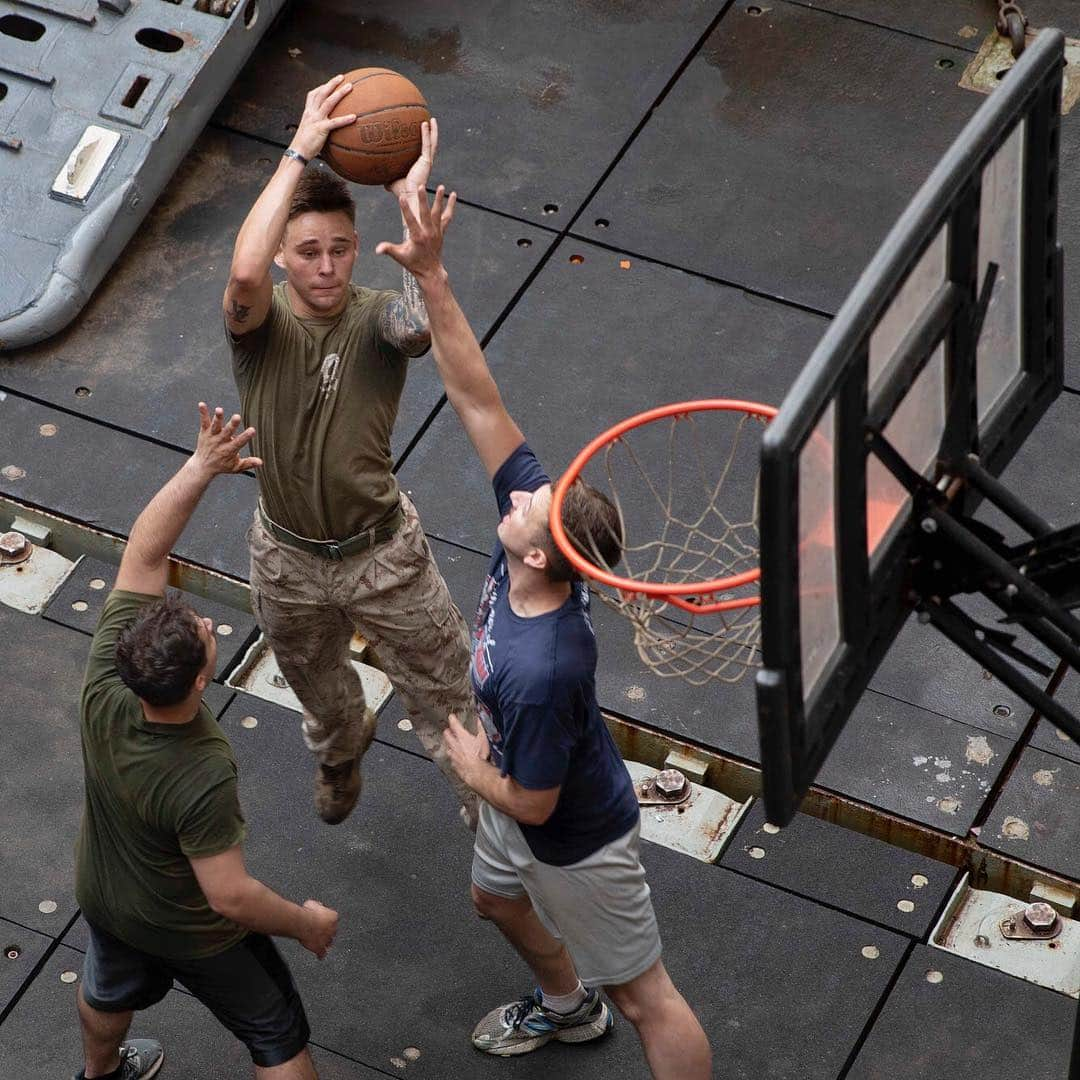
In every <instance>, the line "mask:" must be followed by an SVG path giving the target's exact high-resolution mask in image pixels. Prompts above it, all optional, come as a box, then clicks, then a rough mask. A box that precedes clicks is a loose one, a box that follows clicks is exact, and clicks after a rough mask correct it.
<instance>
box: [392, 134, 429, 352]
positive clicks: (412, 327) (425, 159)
mask: <svg viewBox="0 0 1080 1080" xmlns="http://www.w3.org/2000/svg"><path fill="white" fill-rule="evenodd" d="M438 149H439V122H438V120H436V119H435V117H432V118H431V120H430V121H425V122H424V123H423V124H421V125H420V156H419V157H418V158H417V159H416V161H414V162H413V165H412V168H411V169H409V171H408V173H407V174H406V175H405V176H403V177H401V179H400V180H395V181H394V182H393V183H391V184H387V185H386V188H387V190H388V191H389V192H390V193H391V194H393V195H394V196H395V198H397V199H398V200H399V202H400V200H401V199H402V198H404V199H405V200H406V201H407V203H408V205H409V207H410V208H411V209H412V212H413V214H414V215H415V214H416V213H417V212H418V210H419V205H420V203H419V200H420V193H421V192H423V193H424V201H425V202H426V201H427V191H426V190H425V189H426V186H427V182H428V177H429V176H430V175H431V166H432V165H433V164H434V162H435V154H436V153H437V152H438ZM408 240H409V224H408V222H407V221H405V218H404V214H403V215H402V243H403V244H406V243H408ZM379 334H380V336H381V337H382V339H383V341H386V342H388V343H389V344H391V345H393V346H394V348H395V349H397V350H398V351H399V352H402V353H404V354H405V355H406V356H420V355H422V354H423V353H426V352H427V351H428V349H429V348H430V347H431V330H430V328H429V326H428V314H427V308H426V307H425V305H424V296H423V294H422V293H421V291H420V287H419V286H418V285H417V282H416V278H414V277H413V275H412V274H411V273H410V271H409V268H408V267H407V266H403V267H402V270H401V295H400V296H396V297H395V298H394V299H393V300H391V301H390V303H389V304H387V305H386V307H385V308H383V313H382V317H381V318H380V320H379Z"/></svg>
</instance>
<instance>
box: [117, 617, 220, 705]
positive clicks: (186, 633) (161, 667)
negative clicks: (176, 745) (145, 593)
mask: <svg viewBox="0 0 1080 1080" xmlns="http://www.w3.org/2000/svg"><path fill="white" fill-rule="evenodd" d="M196 619H197V616H196V614H195V612H193V611H192V610H191V608H189V607H188V606H187V605H186V604H183V603H181V602H180V601H179V600H178V599H175V598H173V597H163V598H162V599H161V600H158V601H156V602H155V603H152V604H150V605H149V606H148V607H146V608H144V609H143V610H142V611H141V612H139V614H138V615H136V616H135V618H134V619H132V620H131V622H129V623H128V624H127V626H125V627H124V629H123V630H121V631H120V636H119V637H118V638H117V639H116V670H117V672H118V673H119V675H120V678H121V679H122V680H123V683H124V685H125V686H126V687H127V688H128V689H129V690H132V691H134V692H135V693H136V694H137V695H138V696H139V697H140V698H142V699H143V701H145V702H147V704H149V705H154V706H156V707H158V708H164V707H166V706H169V705H178V704H179V703H180V702H181V701H183V700H184V698H186V697H187V696H188V694H190V693H191V688H192V687H193V686H194V685H195V679H196V677H197V676H198V674H199V672H200V671H202V669H203V668H204V667H205V666H206V646H205V645H204V644H203V641H202V638H201V637H199V629H198V624H197V623H196Z"/></svg>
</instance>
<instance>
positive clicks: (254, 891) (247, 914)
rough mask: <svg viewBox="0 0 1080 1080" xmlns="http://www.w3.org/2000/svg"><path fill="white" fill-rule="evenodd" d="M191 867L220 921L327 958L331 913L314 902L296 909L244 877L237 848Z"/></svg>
mask: <svg viewBox="0 0 1080 1080" xmlns="http://www.w3.org/2000/svg"><path fill="white" fill-rule="evenodd" d="M190 861H191V868H192V870H194V871H195V877H196V878H197V879H198V882H199V887H200V888H201V889H202V891H203V895H204V896H205V897H206V901H207V903H208V904H209V905H210V906H211V907H212V908H213V909H214V911H216V912H217V913H218V914H219V915H221V916H223V917H224V918H226V919H231V920H232V921H233V922H234V923H237V924H239V925H240V926H243V927H246V928H247V929H248V930H254V931H256V932H257V933H260V934H271V935H274V936H276V937H288V938H293V939H295V940H296V941H299V942H300V944H301V945H303V946H304V948H305V949H308V950H310V951H311V952H313V953H314V954H315V955H316V956H317V957H319V959H322V957H324V956H325V955H326V952H327V950H328V949H329V948H330V944H331V942H332V941H333V940H334V934H335V933H336V932H337V922H338V915H337V912H336V911H333V910H332V909H331V908H328V907H324V906H323V905H322V904H320V903H319V902H318V901H317V900H306V901H304V904H303V905H302V906H301V905H300V904H294V903H292V901H290V900H286V899H285V898H284V897H282V896H279V895H278V894H277V893H276V892H274V890H273V889H271V888H269V887H268V886H266V885H264V884H263V883H262V882H261V881H259V880H258V879H257V878H253V877H252V876H251V875H250V874H249V873H248V871H247V867H246V866H245V865H244V853H243V851H242V850H241V848H240V847H239V845H238V846H236V847H232V848H229V850H228V851H223V852H222V853H221V854H220V855H210V856H207V857H206V858H201V859H191V860H190Z"/></svg>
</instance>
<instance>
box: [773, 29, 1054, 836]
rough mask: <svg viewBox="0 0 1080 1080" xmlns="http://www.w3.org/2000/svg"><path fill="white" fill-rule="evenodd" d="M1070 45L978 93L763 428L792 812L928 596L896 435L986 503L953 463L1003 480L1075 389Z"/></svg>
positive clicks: (777, 688) (780, 771)
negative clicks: (1067, 93)
mask: <svg viewBox="0 0 1080 1080" xmlns="http://www.w3.org/2000/svg"><path fill="white" fill-rule="evenodd" d="M1063 49H1064V36H1063V35H1062V34H1061V33H1060V32H1059V31H1056V30H1047V31H1044V32H1043V33H1042V34H1041V35H1040V36H1039V37H1038V38H1037V39H1036V40H1035V41H1034V42H1033V43H1032V44H1031V45H1030V46H1029V47H1028V48H1027V50H1026V51H1025V53H1024V55H1023V56H1022V57H1021V58H1020V60H1019V61H1018V62H1017V64H1016V65H1015V67H1013V68H1012V69H1011V70H1010V71H1009V72H1008V75H1007V78H1005V79H1003V81H1002V83H1001V86H1000V87H999V88H998V89H997V90H996V91H995V92H994V93H993V94H992V95H991V96H990V97H989V98H988V99H987V101H986V102H985V103H984V104H983V105H982V106H981V107H980V109H979V111H978V112H977V113H976V115H975V116H974V117H973V118H972V119H971V121H970V122H969V123H968V124H967V126H966V127H965V128H964V130H963V132H962V133H961V134H960V136H959V137H958V138H957V139H956V141H955V142H954V144H953V145H952V147H951V148H950V149H949V150H948V151H947V153H946V154H945V156H944V157H943V158H942V160H941V162H940V163H939V165H938V166H937V168H935V169H934V171H933V173H932V174H931V176H930V177H929V179H928V180H927V181H926V183H925V184H924V186H923V187H922V189H921V190H920V191H919V192H918V194H917V195H916V196H915V198H914V199H913V200H912V202H911V204H910V205H909V206H908V208H907V210H906V211H905V212H904V214H903V215H902V216H901V218H900V220H899V221H898V222H897V224H896V225H895V227H894V228H893V229H892V231H891V232H890V233H889V235H888V237H887V238H886V240H885V241H884V243H883V244H882V246H881V248H880V250H879V251H878V253H877V255H876V256H875V257H874V258H873V260H872V261H871V262H870V264H869V266H868V267H867V269H866V271H865V272H864V273H863V275H862V277H861V278H860V279H859V281H858V283H857V284H856V286H855V288H854V289H853V291H852V292H851V294H850V295H849V297H848V298H847V300H846V302H845V303H844V305H843V307H842V308H841V309H840V311H839V312H838V314H837V316H836V318H835V319H834V320H833V322H832V323H831V324H830V326H829V329H828V330H827V332H826V334H825V336H824V337H823V339H822V341H821V343H820V344H819V345H818V347H817V349H816V350H815V351H814V353H813V355H812V356H811V358H810V360H809V362H808V363H807V365H806V368H805V369H804V370H803V372H802V373H801V375H800V376H799V378H798V379H797V380H796V382H795V384H794V385H793V386H792V388H791V390H790V392H789V393H788V395H787V397H786V398H785V400H784V403H783V406H782V407H781V410H780V412H779V414H778V416H777V417H776V418H775V419H774V420H773V421H772V423H771V424H770V425H769V427H768V428H767V430H766V432H765V437H764V440H763V444H762V452H761V481H760V482H761V561H762V586H761V594H762V601H761V602H762V628H763V630H762V654H763V664H762V669H761V670H760V671H759V672H758V675H757V697H758V712H759V725H760V733H761V750H762V763H763V772H764V775H763V786H764V795H765V801H766V809H767V813H768V817H769V819H770V820H771V821H773V822H775V823H777V824H783V823H786V822H787V821H788V820H790V818H791V815H792V814H793V813H794V810H795V807H796V806H797V804H798V801H799V800H800V798H801V797H802V795H803V794H804V793H805V792H806V789H807V788H808V787H809V785H810V784H811V783H812V782H813V779H814V777H815V776H816V774H817V771H818V769H819V768H820V766H821V765H822V763H823V761H824V760H825V757H826V756H827V754H828V752H829V750H830V748H831V747H832V745H833V743H834V742H835V741H836V738H837V736H838V735H839V733H840V731H841V730H842V728H843V726H844V724H845V722H846V721H847V719H848V717H849V716H850V714H851V712H852V710H853V709H854V708H855V706H856V704H857V702H858V701H859V698H860V697H861V695H862V693H863V691H864V690H865V688H866V686H867V684H868V683H869V681H870V679H871V677H872V676H873V673H874V671H875V670H876V669H877V667H878V665H879V664H880V662H881V660H882V658H883V657H884V655H885V653H886V652H887V650H888V649H889V647H890V645H891V644H892V642H893V641H894V640H895V638H896V635H897V634H898V633H899V631H900V628H901V627H902V625H903V623H904V621H905V620H906V618H907V617H908V615H909V614H910V612H911V610H912V608H913V606H914V598H913V596H912V594H911V589H910V586H909V583H908V569H909V561H910V552H911V551H912V549H913V545H914V543H915V540H916V528H917V525H916V521H915V516H916V515H915V514H914V512H913V510H914V508H913V503H912V499H911V496H910V495H909V494H908V492H907V491H905V489H904V488H903V487H902V486H901V485H900V484H899V482H898V481H897V480H896V479H895V477H894V475H893V472H892V471H890V470H889V468H887V467H886V464H885V458H884V457H883V456H882V455H883V451H882V449H881V446H882V443H881V440H883V441H884V442H885V443H886V444H887V446H886V448H885V449H888V447H891V448H892V449H893V450H895V451H897V452H898V453H899V455H900V456H901V457H902V458H903V459H904V461H905V462H906V464H907V465H908V466H910V467H911V469H912V470H914V472H916V473H918V474H920V475H921V476H922V477H924V478H926V479H927V480H928V481H930V482H931V483H935V484H937V485H938V488H939V491H940V492H941V493H942V496H943V497H945V498H946V499H948V500H949V502H950V505H957V506H963V507H964V509H965V510H966V511H967V512H970V511H971V510H972V509H973V508H974V504H975V502H976V501H977V499H978V494H977V492H975V491H974V490H973V489H970V488H968V487H967V486H966V485H965V484H964V483H963V482H962V481H961V480H958V479H957V474H958V472H959V470H957V469H953V468H951V467H950V464H951V463H956V462H960V461H962V460H963V459H965V458H966V457H967V456H968V455H969V454H976V455H977V456H978V458H979V461H980V463H981V466H982V468H983V469H984V470H986V471H987V472H989V473H991V474H993V475H994V476H996V475H998V474H999V473H1000V472H1001V471H1002V469H1004V467H1005V466H1006V464H1007V463H1008V462H1009V460H1010V459H1011V458H1012V456H1013V455H1014V454H1015V453H1016V451H1017V449H1018V448H1019V447H1020V446H1021V444H1022V443H1023V442H1024V440H1025V439H1026V438H1027V436H1028V434H1029V433H1030V432H1031V430H1032V428H1033V427H1034V426H1035V424H1036V423H1037V422H1038V420H1039V418H1040V417H1041V416H1042V415H1043V414H1044V413H1045V411H1046V409H1047V408H1048V407H1049V405H1050V404H1051V403H1052V402H1053V400H1054V399H1055V398H1056V397H1057V395H1058V394H1059V392H1060V391H1061V389H1062V385H1063V365H1064V337H1063V299H1062V280H1063V279H1062V265H1063V261H1062V253H1061V249H1060V247H1059V246H1058V243H1057V184H1058V157H1059V126H1060V103H1061V87H1062V68H1063V63H1064V61H1063ZM991 285H992V291H991ZM875 437H878V439H879V441H877V442H876V443H875Z"/></svg>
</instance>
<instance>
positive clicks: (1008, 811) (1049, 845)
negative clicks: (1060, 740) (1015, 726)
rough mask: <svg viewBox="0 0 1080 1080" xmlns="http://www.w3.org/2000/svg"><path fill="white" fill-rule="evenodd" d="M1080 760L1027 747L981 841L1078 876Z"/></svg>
mask: <svg viewBox="0 0 1080 1080" xmlns="http://www.w3.org/2000/svg"><path fill="white" fill-rule="evenodd" d="M1078 799H1080V765H1077V764H1076V763H1075V762H1072V761H1066V760H1065V759H1064V758H1060V757H1056V756H1055V755H1053V754H1046V753H1043V751H1042V750H1033V749H1031V748H1028V749H1027V750H1025V751H1024V752H1023V753H1022V754H1021V755H1020V758H1019V760H1018V761H1017V762H1016V766H1015V768H1014V769H1013V771H1012V773H1011V774H1010V776H1009V779H1008V782H1007V783H1006V784H1005V786H1004V788H1002V790H1001V793H1000V795H999V796H998V798H997V801H996V802H995V804H994V809H993V812H992V813H991V814H990V817H989V818H987V820H986V823H985V824H984V825H983V827H982V830H981V832H980V833H979V842H980V843H981V844H983V845H984V846H986V847H988V848H992V849H994V850H996V851H1001V852H1004V853H1005V854H1006V855H1009V856H1011V857H1012V858H1014V859H1020V860H1021V861H1022V862H1026V863H1031V864H1032V865H1034V866H1043V867H1046V869H1047V870H1052V871H1053V872H1054V873H1055V874H1061V875H1063V876H1064V877H1069V878H1073V879H1074V880H1076V879H1080V821H1077V817H1076V804H1077V800H1078Z"/></svg>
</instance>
